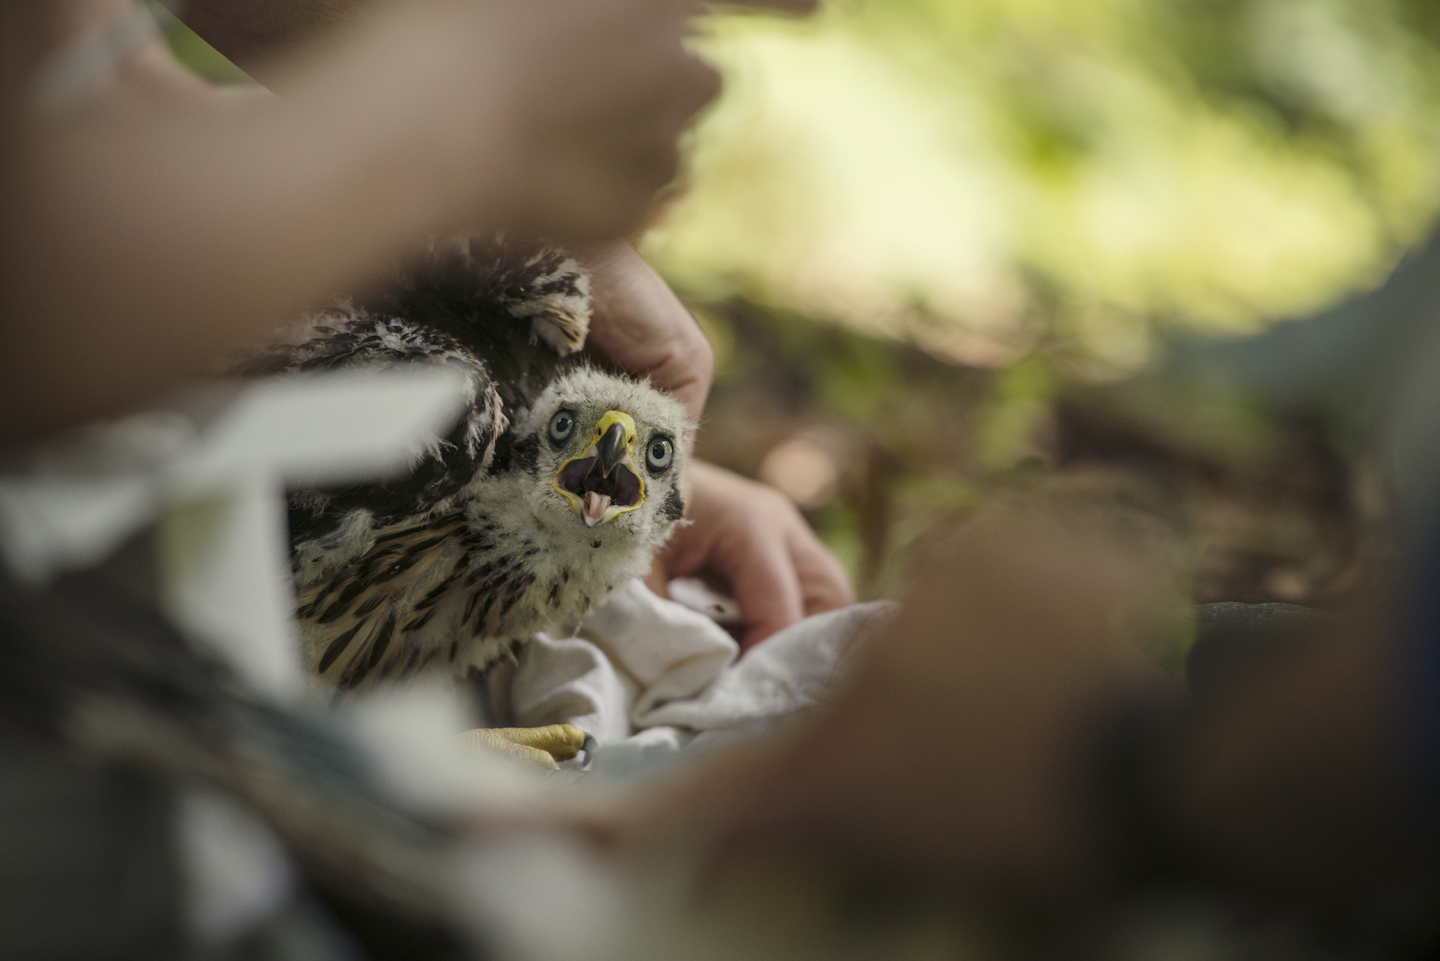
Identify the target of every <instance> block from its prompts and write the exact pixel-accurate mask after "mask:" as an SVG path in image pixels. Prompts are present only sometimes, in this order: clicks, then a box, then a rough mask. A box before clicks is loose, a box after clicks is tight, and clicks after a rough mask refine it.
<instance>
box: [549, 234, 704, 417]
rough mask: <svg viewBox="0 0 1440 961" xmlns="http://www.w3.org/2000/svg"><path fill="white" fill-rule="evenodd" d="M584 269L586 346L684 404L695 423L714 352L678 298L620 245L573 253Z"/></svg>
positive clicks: (622, 242)
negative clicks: (587, 316) (587, 290)
mask: <svg viewBox="0 0 1440 961" xmlns="http://www.w3.org/2000/svg"><path fill="white" fill-rule="evenodd" d="M577 255H578V256H579V257H580V259H581V261H582V262H583V263H584V264H585V266H586V267H588V268H589V270H590V277H591V281H590V294H591V302H592V305H593V315H592V317H591V320H590V335H589V337H588V338H587V341H586V346H587V347H589V348H591V349H593V350H598V351H599V352H600V353H601V354H603V355H605V356H606V357H607V358H609V359H610V360H611V361H613V362H614V363H615V364H617V365H619V366H620V367H622V368H624V369H625V370H628V371H630V372H632V373H636V374H642V375H644V376H647V377H649V378H650V383H651V384H653V385H654V386H655V387H657V388H659V389H660V390H663V391H665V392H666V393H668V394H670V395H671V396H673V397H674V398H675V399H676V400H678V401H680V403H682V404H684V405H685V409H686V411H688V412H689V414H690V418H691V419H692V420H694V421H699V420H700V413H701V411H703V410H704V409H705V397H706V395H708V394H709V393H710V384H711V381H713V380H714V377H715V351H714V350H712V349H711V347H710V341H708V340H706V338H705V334H704V332H702V331H701V330H700V326H699V325H698V324H696V323H695V318H694V317H693V316H691V314H690V311H688V310H686V309H685V305H684V304H682V303H680V299H679V298H678V297H676V296H675V294H674V292H673V291H671V290H670V288H669V287H668V286H667V285H666V283H665V281H663V280H661V279H660V277H659V275H658V274H656V273H655V271H654V270H652V269H651V267H650V265H649V264H647V263H646V262H645V261H644V260H643V259H642V258H641V257H640V255H639V254H638V253H636V252H635V249H634V248H633V247H631V246H630V245H629V244H628V243H626V242H625V241H623V240H621V241H614V242H612V243H608V244H603V245H599V246H595V247H590V248H582V249H581V250H580V251H578V252H577Z"/></svg>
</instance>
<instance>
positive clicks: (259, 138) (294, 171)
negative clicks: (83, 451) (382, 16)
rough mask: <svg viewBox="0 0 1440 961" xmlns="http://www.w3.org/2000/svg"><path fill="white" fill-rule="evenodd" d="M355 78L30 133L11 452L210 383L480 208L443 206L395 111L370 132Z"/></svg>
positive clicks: (16, 303)
mask: <svg viewBox="0 0 1440 961" xmlns="http://www.w3.org/2000/svg"><path fill="white" fill-rule="evenodd" d="M361 52H362V49H361V48H356V49H348V50H347V51H346V52H345V54H344V56H357V55H358V54H360V53H361ZM347 73H354V71H353V70H351V69H349V66H348V64H346V63H343V62H332V63H329V64H325V65H324V69H321V70H317V73H316V78H317V79H315V80H311V81H307V82H308V84H309V85H308V87H307V88H306V90H305V92H304V93H303V94H298V95H297V96H296V97H295V98H293V102H292V101H291V100H287V101H285V102H283V103H276V102H273V101H272V102H260V103H253V104H248V105H245V106H244V107H240V108H237V109H236V110H234V111H229V112H226V113H224V114H223V115H222V114H214V115H194V114H192V113H190V112H188V111H183V112H182V111H175V110H171V109H168V108H167V109H165V110H156V111H153V112H148V113H145V114H143V115H142V116H135V115H133V114H131V113H128V112H127V113H126V115H124V116H122V117H117V118H109V117H105V118H97V119H94V120H91V121H86V122H83V123H80V124H77V125H74V126H71V127H69V128H66V129H63V130H49V131H44V130H42V131H37V132H36V133H35V135H34V137H33V139H32V149H31V151H30V154H29V165H28V172H29V175H28V177H27V178H26V180H27V188H28V189H26V190H25V192H24V196H25V206H24V208H23V213H22V215H21V222H20V223H19V224H14V225H12V233H11V234H10V236H11V238H12V242H13V250H14V254H13V257H12V259H11V261H10V264H11V267H12V269H13V270H14V273H13V275H12V276H13V280H12V281H11V282H10V283H9V284H8V285H7V286H8V287H9V289H8V290H7V298H8V299H9V301H10V304H9V306H10V309H11V310H12V311H13V314H12V316H14V317H16V318H23V322H20V323H15V324H13V325H11V326H12V327H13V332H12V334H11V336H12V338H13V339H12V341H11V346H12V354H11V356H12V357H14V358H16V359H17V360H18V361H19V362H18V363H16V364H15V365H14V368H15V369H13V370H12V371H11V372H10V373H9V376H7V377H6V378H4V383H5V387H4V388H3V391H4V395H5V396H4V402H5V403H6V406H7V409H8V410H9V411H10V412H11V415H12V416H11V417H10V418H8V419H7V424H6V429H7V436H6V437H5V440H6V441H12V440H18V439H21V438H22V437H24V436H26V435H27V434H28V435H35V434H39V433H41V432H43V431H45V430H48V429H52V428H54V427H57V426H61V425H64V424H66V423H73V422H75V421H77V420H80V419H84V418H86V417H90V416H94V415H96V414H98V413H101V412H104V411H106V410H109V409H111V408H113V407H115V406H117V405H126V404H130V403H134V402H136V401H139V400H142V399H144V397H145V396H146V395H147V394H149V393H151V392H153V391H154V390H156V389H159V388H163V387H165V386H167V385H170V384H173V383H175V382H176V381H177V380H180V379H183V378H185V377H188V376H193V375H195V374H197V373H200V372H202V371H204V370H206V369H208V368H210V367H212V366H214V365H215V363H216V362H217V361H219V360H222V359H223V358H224V357H225V356H226V354H227V352H231V351H234V350H235V349H236V348H238V347H241V346H242V345H244V344H246V343H248V342H251V341H253V340H255V339H256V338H258V337H260V336H262V335H263V334H265V333H266V332H267V331H268V330H270V329H273V328H274V327H275V326H276V325H277V324H278V323H279V322H280V321H282V320H284V319H285V318H287V317H288V316H290V315H291V314H293V313H294V312H295V311H296V310H298V309H300V308H303V307H304V306H306V305H307V304H310V303H314V302H315V301H317V300H319V299H321V298H323V297H325V296H326V295H327V294H330V293H332V292H336V291H340V290H343V289H345V288H347V287H348V286H350V285H351V284H353V283H356V282H358V281H360V280H361V279H362V278H364V277H365V276H366V275H367V274H369V273H370V272H372V271H373V270H374V269H375V268H376V267H378V266H380V265H381V264H383V263H384V262H385V261H386V260H387V259H388V258H391V257H393V256H395V255H397V254H399V253H401V252H402V251H403V249H404V248H405V246H406V245H407V244H410V243H413V242H415V241H416V240H417V239H418V238H420V237H421V236H423V232H424V230H425V229H426V227H427V226H429V225H432V224H439V223H442V222H443V214H444V213H445V211H446V207H447V206H451V205H452V204H453V206H454V207H456V208H461V207H463V208H467V209H468V210H472V211H473V210H475V209H476V207H478V206H480V203H477V202H476V199H475V198H462V197H454V198H450V197H444V196H442V195H441V194H440V193H439V191H438V190H437V189H436V185H437V184H454V183H455V182H456V181H457V180H460V178H456V177H454V176H451V177H449V178H448V179H447V178H444V177H440V176H437V175H436V172H435V171H433V170H431V169H427V167H428V166H429V164H430V163H431V162H432V160H431V159H430V158H432V157H433V154H431V153H428V152H419V151H414V150H411V149H410V145H409V143H407V140H413V139H416V138H407V137H405V136H401V134H402V133H403V130H396V129H395V126H396V125H395V123H394V122H393V119H394V114H398V113H401V112H402V111H400V110H395V109H393V108H392V109H391V110H390V113H391V118H390V121H391V122H389V123H374V122H366V118H364V117H361V116H358V115H356V113H355V111H354V110H353V109H348V110H347V107H348V106H349V105H350V104H351V103H352V102H353V101H352V99H351V97H352V96H353V93H352V92H350V91H345V90H340V89H336V88H339V87H340V86H341V82H342V79H343V77H344V76H345V75H346V74H347ZM361 92H362V93H363V91H361ZM382 93H383V92H382ZM361 103H362V104H364V103H365V101H363V100H362V101H361ZM371 103H372V104H373V98H372V100H371ZM431 140H432V141H433V138H431ZM473 153H474V152H472V155H473ZM477 173H479V174H481V178H480V182H483V180H484V178H483V173H484V172H483V171H477ZM462 182H463V181H462ZM362 200H363V202H361V201H362Z"/></svg>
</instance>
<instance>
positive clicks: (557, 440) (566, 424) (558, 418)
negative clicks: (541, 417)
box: [550, 410, 575, 447]
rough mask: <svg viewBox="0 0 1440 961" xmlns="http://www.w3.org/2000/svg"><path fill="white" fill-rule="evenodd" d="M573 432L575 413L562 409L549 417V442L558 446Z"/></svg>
mask: <svg viewBox="0 0 1440 961" xmlns="http://www.w3.org/2000/svg"><path fill="white" fill-rule="evenodd" d="M573 433H575V415H574V414H572V413H570V412H569V411H568V410H562V411H560V413H558V414H556V415H555V416H554V417H552V418H550V443H552V444H554V445H555V446H556V447H559V446H560V445H561V444H564V443H565V442H566V441H567V440H569V439H570V435H571V434H573Z"/></svg>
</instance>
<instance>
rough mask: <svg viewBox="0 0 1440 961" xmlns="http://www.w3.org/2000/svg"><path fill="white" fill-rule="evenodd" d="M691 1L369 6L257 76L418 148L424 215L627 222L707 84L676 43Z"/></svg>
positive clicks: (713, 79) (597, 225)
mask: <svg viewBox="0 0 1440 961" xmlns="http://www.w3.org/2000/svg"><path fill="white" fill-rule="evenodd" d="M695 12H696V8H695V5H694V3H693V0H605V2H603V3H595V2H591V0H527V2H525V3H474V2H470V0H425V2H413V3H408V4H386V5H376V7H375V9H373V10H372V9H368V8H367V9H366V10H363V11H361V12H360V13H359V14H356V15H355V17H354V18H353V22H351V23H350V24H348V25H347V26H346V27H345V28H344V29H341V30H338V31H336V33H335V35H334V36H333V37H327V39H326V41H325V44H323V45H322V47H328V54H324V55H320V56H314V55H312V56H309V57H305V58H302V59H297V60H296V62H295V64H294V69H293V70H291V71H289V72H288V73H287V72H285V71H276V72H271V73H270V74H269V76H271V77H272V78H273V79H272V80H271V83H272V84H273V85H274V86H275V89H276V90H277V92H278V93H280V95H281V99H282V101H285V102H287V103H291V104H293V105H294V108H293V109H295V110H296V111H297V112H298V113H299V114H300V115H303V116H304V117H306V118H310V119H312V120H313V118H314V117H315V115H317V114H328V115H329V116H330V117H331V118H332V119H331V122H332V123H333V124H334V125H335V126H336V127H347V126H354V125H362V126H363V127H365V128H366V129H367V130H376V131H378V130H383V131H385V132H386V135H387V136H388V137H389V138H390V139H391V142H392V145H393V147H394V148H395V149H396V150H402V149H403V150H405V151H408V152H409V153H410V154H411V155H412V156H413V155H418V156H419V157H421V158H424V160H425V162H426V167H427V168H428V169H427V170H426V172H425V174H424V176H425V178H426V181H427V182H429V183H432V184H434V189H435V191H436V196H435V197H434V198H433V200H434V202H435V209H434V210H433V214H434V215H435V217H436V218H438V219H439V220H441V221H442V222H441V223H438V224H434V225H433V226H434V227H436V228H439V229H459V228H463V227H466V226H473V224H475V223H477V222H479V223H485V224H486V225H489V226H495V227H503V228H505V229H508V230H510V231H512V232H516V233H524V234H529V235H533V236H543V237H547V238H550V239H552V240H554V241H556V242H559V243H566V244H574V243H576V242H582V241H587V240H595V239H599V238H607V237H615V236H623V235H624V234H625V233H626V232H628V231H630V230H632V229H633V228H635V227H636V226H638V225H639V223H640V222H641V220H642V219H643V218H644V216H645V214H646V212H647V210H648V209H649V206H650V203H651V201H652V199H653V196H654V194H655V192H656V191H657V190H658V189H659V188H660V187H661V186H663V185H664V184H665V183H666V182H668V181H669V180H670V179H671V178H672V177H673V176H674V174H675V171H676V168H677V165H678V149H677V144H676V141H677V138H678V136H679V134H680V131H681V130H682V129H683V128H684V126H685V125H686V124H687V123H688V122H689V120H690V119H691V117H693V115H694V114H695V113H696V112H697V111H698V110H699V109H700V108H701V107H702V106H704V105H705V104H706V103H707V102H709V100H710V99H711V98H712V97H714V95H715V94H716V92H717V91H718V90H719V80H718V77H717V75H716V73H715V71H714V70H712V69H711V68H710V67H708V66H706V65H705V64H703V63H702V62H700V61H699V60H698V59H696V58H695V57H694V56H692V55H691V54H690V53H689V52H688V51H687V50H686V49H685V46H684V42H685V39H686V37H687V35H688V24H689V20H690V18H691V16H692V15H693V14H694V13H695ZM357 106H359V107H360V109H359V110H357V109H356V108H357ZM343 135H345V136H348V137H353V136H354V134H353V133H349V132H346V133H344V134H343ZM400 169H406V168H405V167H403V166H402V167H401V168H400Z"/></svg>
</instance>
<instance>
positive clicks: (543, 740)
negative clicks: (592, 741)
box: [460, 724, 586, 771]
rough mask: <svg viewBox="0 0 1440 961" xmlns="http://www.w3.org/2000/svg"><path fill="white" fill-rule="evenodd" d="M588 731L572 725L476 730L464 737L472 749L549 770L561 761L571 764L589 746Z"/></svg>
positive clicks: (462, 738)
mask: <svg viewBox="0 0 1440 961" xmlns="http://www.w3.org/2000/svg"><path fill="white" fill-rule="evenodd" d="M585 737H586V735H585V732H584V731H582V730H580V729H579V728H578V727H575V726H574V725H571V724H548V725H546V726H545V727H489V728H476V729H474V730H473V731H466V732H465V733H464V734H462V735H460V738H461V740H462V741H464V742H465V743H466V744H468V745H470V746H471V747H478V748H482V749H485V750H490V751H494V752H497V753H499V754H504V755H505V756H507V757H513V758H516V759H517V760H521V761H525V762H527V763H529V764H533V765H535V766H537V767H542V768H545V769H546V770H550V771H556V770H559V768H560V765H559V764H557V763H556V762H557V761H568V760H570V759H571V758H572V757H574V756H575V755H576V754H579V753H580V750H581V749H582V748H583V747H584V746H585Z"/></svg>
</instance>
